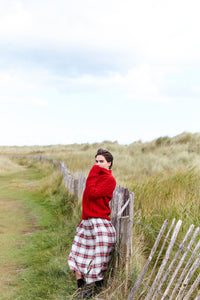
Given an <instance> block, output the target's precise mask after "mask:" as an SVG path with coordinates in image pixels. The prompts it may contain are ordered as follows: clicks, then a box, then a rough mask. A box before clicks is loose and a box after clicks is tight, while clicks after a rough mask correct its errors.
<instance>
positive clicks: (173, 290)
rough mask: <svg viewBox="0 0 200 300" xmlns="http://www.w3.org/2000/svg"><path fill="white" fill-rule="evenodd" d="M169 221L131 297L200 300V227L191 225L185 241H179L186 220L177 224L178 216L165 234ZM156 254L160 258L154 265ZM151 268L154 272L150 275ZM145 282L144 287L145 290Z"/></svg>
mask: <svg viewBox="0 0 200 300" xmlns="http://www.w3.org/2000/svg"><path fill="white" fill-rule="evenodd" d="M167 224H168V220H165V222H164V223H163V226H162V228H161V230H160V232H159V234H158V236H157V239H156V241H155V244H154V246H153V248H152V250H151V253H150V255H149V258H148V260H147V262H146V264H145V266H144V268H143V270H142V272H141V274H140V276H139V277H138V278H137V280H136V282H135V284H134V286H133V288H132V290H131V292H130V294H129V297H128V299H127V300H133V299H137V300H141V299H144V300H157V299H161V300H164V299H168V300H192V299H194V300H200V293H199V287H200V272H199V268H200V253H199V249H200V240H198V239H197V237H198V234H199V227H197V228H196V229H195V226H194V225H191V226H190V228H189V229H188V231H187V233H186V235H185V237H184V238H183V240H182V242H181V243H180V244H178V243H177V242H176V239H177V236H178V233H179V231H180V229H181V225H182V221H181V220H179V221H178V222H177V223H176V224H175V219H174V220H173V221H172V224H171V226H170V228H169V229H168V232H167V234H166V235H164V232H165V230H166V228H167ZM173 228H174V229H173ZM194 229H195V230H194ZM172 230H173V232H172ZM192 232H194V233H193V234H192ZM191 235H192V236H191ZM167 242H169V244H168V247H167ZM177 249H178V250H177ZM154 256H156V260H155V261H154V265H153V266H152V265H151V266H150V264H151V262H152V261H153V258H154ZM149 266H150V268H149ZM158 266H159V268H158ZM148 268H149V269H150V270H151V272H149V273H148V275H147V272H148ZM145 276H146V278H145ZM142 285H144V289H143V290H142V291H141V287H142Z"/></svg>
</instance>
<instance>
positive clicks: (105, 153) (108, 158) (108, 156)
mask: <svg viewBox="0 0 200 300" xmlns="http://www.w3.org/2000/svg"><path fill="white" fill-rule="evenodd" d="M97 155H103V156H104V157H105V159H106V161H107V162H111V164H110V167H109V169H111V168H112V164H113V156H112V154H111V153H110V152H109V151H108V150H105V149H102V148H100V149H98V150H97V154H96V155H95V158H96V157H97Z"/></svg>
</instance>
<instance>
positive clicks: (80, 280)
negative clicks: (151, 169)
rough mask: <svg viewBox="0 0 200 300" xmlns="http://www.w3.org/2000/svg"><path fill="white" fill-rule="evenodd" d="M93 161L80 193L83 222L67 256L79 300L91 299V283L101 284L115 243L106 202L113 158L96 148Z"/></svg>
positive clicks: (111, 184)
mask: <svg viewBox="0 0 200 300" xmlns="http://www.w3.org/2000/svg"><path fill="white" fill-rule="evenodd" d="M95 159H96V164H95V165H94V166H93V167H92V169H91V170H90V172H89V175H88V177H87V180H86V186H85V190H84V193H83V199H82V221H81V222H80V224H79V226H78V228H77V230H76V235H75V238H74V241H73V245H72V250H71V252H70V254H69V257H68V264H69V267H70V269H71V270H73V271H74V272H75V275H76V278H77V286H78V290H79V298H78V299H85V298H89V297H90V296H92V288H91V285H92V284H93V283H95V285H96V286H101V285H102V283H103V278H104V273H105V270H106V269H107V267H108V264H109V261H110V257H111V253H112V250H113V248H114V246H115V243H116V232H115V229H114V227H113V225H112V224H111V222H110V217H109V215H110V213H111V210H110V206H109V201H110V200H111V199H112V197H113V191H114V189H115V186H116V180H115V178H114V177H113V176H112V172H111V168H112V164H113V156H112V154H111V153H110V152H109V151H107V150H104V149H99V150H98V151H97V154H96V155H95ZM85 283H86V286H85V287H84V285H85Z"/></svg>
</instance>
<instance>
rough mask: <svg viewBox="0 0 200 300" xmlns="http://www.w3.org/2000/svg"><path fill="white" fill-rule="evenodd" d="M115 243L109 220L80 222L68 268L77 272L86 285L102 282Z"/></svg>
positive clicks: (114, 234)
mask: <svg viewBox="0 0 200 300" xmlns="http://www.w3.org/2000/svg"><path fill="white" fill-rule="evenodd" d="M115 243H116V232H115V228H114V227H113V225H112V223H111V222H110V221H109V220H107V219H101V218H91V219H88V220H82V221H81V223H80V224H79V226H78V228H77V229H76V235H75V237H74V241H73V244H72V249H71V252H70V254H69V257H68V264H69V268H70V269H71V270H73V271H76V272H78V273H79V274H80V275H81V276H82V278H83V279H84V280H85V281H86V283H87V284H91V283H93V282H95V281H99V280H102V279H103V278H104V272H105V270H106V269H107V267H108V264H109V261H110V258H111V254H112V251H113V249H114V246H115Z"/></svg>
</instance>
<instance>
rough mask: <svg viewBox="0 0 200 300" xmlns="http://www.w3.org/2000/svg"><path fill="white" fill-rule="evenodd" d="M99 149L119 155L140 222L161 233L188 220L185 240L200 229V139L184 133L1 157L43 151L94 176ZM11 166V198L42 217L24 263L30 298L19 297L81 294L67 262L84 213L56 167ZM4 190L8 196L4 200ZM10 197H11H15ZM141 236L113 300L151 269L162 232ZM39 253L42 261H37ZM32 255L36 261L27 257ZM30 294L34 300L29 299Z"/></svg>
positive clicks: (116, 169)
mask: <svg viewBox="0 0 200 300" xmlns="http://www.w3.org/2000/svg"><path fill="white" fill-rule="evenodd" d="M100 147H102V148H106V149H108V150H109V151H111V152H112V153H113V155H114V166H113V174H114V176H115V178H116V179H117V183H118V184H120V185H123V186H126V187H128V188H129V189H130V190H132V191H133V192H134V194H135V203H134V219H135V221H138V222H141V223H145V224H148V225H149V226H151V227H152V228H154V229H157V230H159V229H160V227H161V225H162V223H163V221H164V220H165V219H169V220H172V219H173V218H174V217H175V218H176V219H177V220H178V219H182V220H184V222H183V225H182V231H181V233H182V236H183V235H185V233H186V231H187V229H188V228H189V226H190V225H191V224H192V223H193V224H195V225H196V226H199V225H200V201H199V193H200V192H199V191H200V172H199V171H200V134H198V133H196V134H190V133H183V134H181V135H178V136H176V137H173V138H169V137H160V138H158V139H156V140H153V141H152V142H149V143H142V142H141V141H138V142H134V143H132V144H130V145H119V144H118V143H117V142H109V141H105V142H103V143H94V144H81V145H78V144H73V145H54V146H51V145H49V146H32V147H0V154H1V155H2V158H3V159H4V161H5V160H6V159H7V160H8V155H20V154H22V155H35V154H38V153H39V154H41V155H43V156H45V157H49V158H54V159H56V160H58V161H60V160H61V161H64V162H65V163H66V165H67V167H68V169H69V170H70V172H72V173H73V172H82V173H85V174H87V173H88V172H89V169H90V167H91V165H92V164H93V162H94V155H95V153H96V150H97V149H98V148H100ZM0 161H1V159H0ZM9 161H10V160H9ZM10 164H13V165H12V167H13V170H15V172H17V173H16V174H17V176H16V174H15V176H14V174H13V173H10V170H12V167H11V168H10V169H9V164H7V167H6V169H4V171H3V173H4V175H3V176H4V178H5V177H7V178H8V179H9V180H10V179H11V178H12V180H14V179H13V178H15V181H14V182H13V183H12V188H11V189H10V192H9V193H11V192H12V193H13V191H14V193H15V195H17V199H21V200H22V201H23V203H26V206H28V209H29V210H30V211H32V214H33V215H37V222H36V224H37V225H34V228H36V229H37V228H39V229H42V230H38V231H37V230H36V232H34V233H33V234H31V235H30V236H26V239H27V241H26V242H25V246H24V249H25V252H24V253H26V254H27V253H29V254H27V255H25V254H24V259H27V262H26V263H25V264H24V268H25V269H24V270H23V271H22V272H20V278H21V280H23V278H24V282H23V284H22V283H21V284H22V285H21V286H22V288H23V289H24V290H23V295H24V298H23V296H21V298H19V299H65V296H66V297H67V295H72V294H73V293H74V291H75V282H74V279H73V278H71V276H70V275H69V274H71V273H68V272H69V270H68V269H67V267H66V257H67V252H69V250H70V247H71V242H72V240H73V235H74V230H75V227H76V224H77V223H78V221H79V219H80V207H79V206H77V205H76V204H75V203H74V202H73V199H72V198H70V197H69V195H67V194H66V191H65V189H64V187H63V185H62V182H61V178H60V176H59V174H58V173H57V172H56V171H55V170H52V169H51V166H50V165H46V164H44V163H41V162H38V163H36V162H35V161H34V162H31V161H28V159H21V160H19V159H17V160H15V159H12V161H10ZM3 168H5V167H4V164H3V163H2V164H1V163H0V169H3ZM4 192H5V190H1V194H2V193H4ZM12 193H11V194H12ZM16 193H17V194H16ZM12 195H13V194H12ZM5 196H6V199H7V198H9V195H5ZM1 197H2V196H1ZM27 198H28V199H29V200H28V201H27ZM35 199H37V201H35ZM134 237H135V238H134V241H133V242H134V245H133V247H134V255H133V261H132V267H131V270H132V271H131V272H130V276H129V278H128V280H127V278H126V274H125V272H124V271H123V269H122V268H121V269H119V270H117V271H116V273H115V276H114V279H112V284H111V285H110V286H109V287H108V288H105V289H104V291H103V292H102V295H103V296H104V298H106V299H113V300H115V299H119V300H122V299H124V297H125V293H127V292H128V289H129V287H130V285H131V284H132V282H133V279H134V278H135V277H136V276H137V274H138V272H139V271H140V270H141V268H142V266H143V264H144V261H145V255H148V253H149V249H150V248H151V247H152V244H153V242H154V241H155V237H156V234H154V233H152V232H150V231H149V230H148V228H144V227H141V228H140V227H134ZM36 249H37V253H38V256H37V257H35V256H34V255H36ZM29 255H30V256H31V257H32V256H33V259H30V257H27V256H29ZM29 259H30V260H29ZM27 266H28V267H27ZM30 266H33V267H30ZM30 282H31V284H30ZM32 282H33V283H32ZM43 286H44V287H43ZM28 287H29V288H28ZM117 287H118V288H117ZM26 290H28V292H29V293H31V294H30V295H31V296H32V298H26V297H27V295H28V294H25V292H24V291H26ZM19 291H20V292H21V288H20V289H19ZM64 294H65V296H64ZM34 295H37V297H36V296H34ZM34 297H36V298H34ZM45 297H46V298H45ZM6 299H9V298H6ZM11 299H12V298H11ZM66 299H68V298H66ZM69 299H70V298H69Z"/></svg>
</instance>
